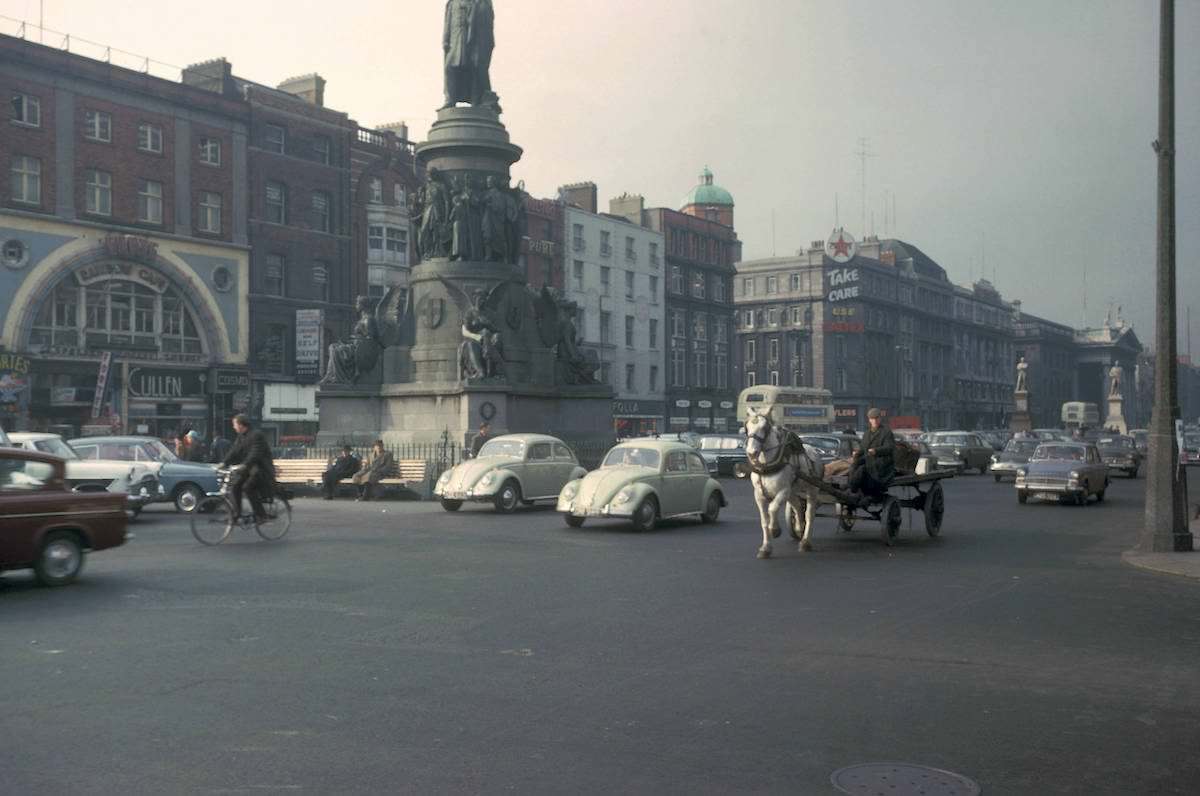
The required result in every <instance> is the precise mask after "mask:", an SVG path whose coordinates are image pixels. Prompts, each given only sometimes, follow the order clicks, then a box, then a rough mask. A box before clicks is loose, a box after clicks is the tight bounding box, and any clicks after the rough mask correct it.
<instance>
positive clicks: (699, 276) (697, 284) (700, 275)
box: [692, 271, 705, 299]
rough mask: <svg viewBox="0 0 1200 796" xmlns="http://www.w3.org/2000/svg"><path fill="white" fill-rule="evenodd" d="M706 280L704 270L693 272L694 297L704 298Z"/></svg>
mask: <svg viewBox="0 0 1200 796" xmlns="http://www.w3.org/2000/svg"><path fill="white" fill-rule="evenodd" d="M704 282H705V279H704V272H703V271H693V272H692V298H698V299H702V298H704Z"/></svg>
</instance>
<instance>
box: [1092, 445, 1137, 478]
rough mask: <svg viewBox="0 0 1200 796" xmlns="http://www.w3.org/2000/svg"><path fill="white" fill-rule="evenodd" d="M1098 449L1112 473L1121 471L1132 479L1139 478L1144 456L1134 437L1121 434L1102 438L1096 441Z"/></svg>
mask: <svg viewBox="0 0 1200 796" xmlns="http://www.w3.org/2000/svg"><path fill="white" fill-rule="evenodd" d="M1096 448H1097V450H1099V451H1100V458H1102V459H1104V463H1105V464H1107V465H1108V469H1109V470H1110V471H1111V470H1119V471H1121V472H1123V473H1125V475H1127V476H1129V477H1130V478H1137V476H1138V470H1140V469H1141V467H1142V454H1141V453H1140V452H1139V451H1138V449H1137V445H1136V444H1135V443H1134V441H1133V437H1126V436H1121V435H1119V434H1109V435H1106V436H1102V437H1100V438H1099V439H1097V440H1096Z"/></svg>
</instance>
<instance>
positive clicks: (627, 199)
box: [608, 193, 646, 227]
mask: <svg viewBox="0 0 1200 796" xmlns="http://www.w3.org/2000/svg"><path fill="white" fill-rule="evenodd" d="M645 209H646V200H645V198H644V197H642V195H641V194H636V193H632V194H630V193H623V194H621V195H620V196H618V197H616V198H614V199H609V200H608V212H609V213H611V214H613V215H614V216H621V217H622V218H624V219H627V220H629V221H631V222H633V223H634V224H637V225H638V226H639V227H640V226H642V211H643V210H645Z"/></svg>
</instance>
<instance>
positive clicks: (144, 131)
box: [137, 122, 163, 152]
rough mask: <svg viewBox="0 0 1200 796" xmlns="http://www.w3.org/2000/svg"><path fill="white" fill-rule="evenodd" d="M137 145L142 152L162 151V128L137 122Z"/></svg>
mask: <svg viewBox="0 0 1200 796" xmlns="http://www.w3.org/2000/svg"><path fill="white" fill-rule="evenodd" d="M137 145H138V149H140V150H142V151H143V152H162V149H163V142H162V128H161V127H159V126H157V125H154V124H147V123H145V122H143V123H142V124H139V125H138V143H137Z"/></svg>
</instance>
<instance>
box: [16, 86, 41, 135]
mask: <svg viewBox="0 0 1200 796" xmlns="http://www.w3.org/2000/svg"><path fill="white" fill-rule="evenodd" d="M12 109H13V116H12V119H13V121H14V122H16V123H17V124H24V125H28V126H30V127H41V126H42V101H41V100H40V99H38V98H37V97H34V96H31V95H29V94H13V97H12Z"/></svg>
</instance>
